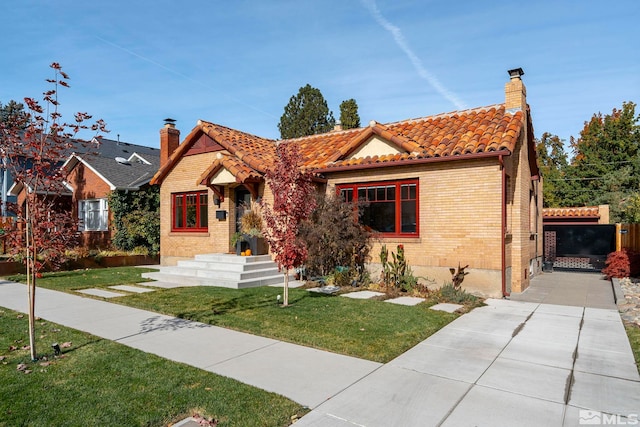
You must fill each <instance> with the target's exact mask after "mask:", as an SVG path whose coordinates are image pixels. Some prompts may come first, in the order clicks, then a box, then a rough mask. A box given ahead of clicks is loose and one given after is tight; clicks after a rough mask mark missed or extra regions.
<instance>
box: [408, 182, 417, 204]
mask: <svg viewBox="0 0 640 427" xmlns="http://www.w3.org/2000/svg"><path fill="white" fill-rule="evenodd" d="M409 198H410V199H411V200H415V199H416V185H415V184H411V185H409Z"/></svg>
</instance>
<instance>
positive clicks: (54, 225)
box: [0, 62, 107, 360]
mask: <svg viewBox="0 0 640 427" xmlns="http://www.w3.org/2000/svg"><path fill="white" fill-rule="evenodd" d="M50 67H51V68H52V69H53V74H54V76H53V77H54V78H52V79H47V82H48V83H49V84H50V85H51V89H50V90H47V91H45V92H44V93H43V99H42V101H37V100H35V99H33V98H24V101H25V104H26V106H27V111H26V114H24V115H15V116H14V117H11V118H10V119H9V120H6V121H5V122H3V123H0V155H1V156H2V164H3V168H5V169H6V170H7V171H8V172H9V173H10V174H11V177H12V178H13V180H14V185H13V189H14V193H19V194H18V203H16V204H15V205H11V206H9V207H8V210H9V211H11V212H12V213H14V214H15V215H16V218H15V224H14V227H13V230H12V231H10V232H9V235H8V237H9V241H10V244H11V245H12V247H13V251H14V253H16V254H21V255H22V259H23V261H24V263H25V265H26V271H27V287H28V295H29V297H28V298H29V344H30V348H31V359H32V360H36V358H37V354H36V343H35V296H36V278H37V276H38V275H39V274H38V272H39V271H40V270H41V269H42V268H43V267H44V266H45V265H47V266H50V267H54V268H55V267H56V266H58V265H59V264H60V263H61V262H62V260H63V257H64V253H65V250H66V249H68V248H70V247H72V246H74V245H75V244H76V242H77V240H76V239H77V235H78V224H77V221H76V220H75V218H73V216H72V213H71V204H70V197H68V196H67V200H66V201H65V200H64V198H63V197H62V195H63V193H65V192H67V190H66V188H65V186H64V178H65V174H64V171H63V170H62V168H61V166H62V164H63V162H64V161H65V160H66V158H67V157H68V156H69V155H70V154H71V153H72V152H73V151H84V152H87V151H90V149H88V148H87V146H88V144H89V142H88V141H87V140H82V139H79V138H78V137H79V136H80V135H79V133H80V132H81V131H84V130H87V131H92V133H94V135H96V134H98V133H100V132H107V130H106V128H105V123H104V122H103V121H102V120H97V121H95V122H92V123H89V121H90V120H91V116H90V115H89V114H87V113H76V114H75V117H74V121H73V123H67V122H64V121H63V120H62V114H61V113H60V112H59V111H58V106H59V103H58V89H59V88H60V87H69V84H68V83H67V81H68V80H69V76H68V75H67V74H66V73H65V72H64V71H62V68H61V67H60V64H58V63H55V62H54V63H53V64H51V66H50Z"/></svg>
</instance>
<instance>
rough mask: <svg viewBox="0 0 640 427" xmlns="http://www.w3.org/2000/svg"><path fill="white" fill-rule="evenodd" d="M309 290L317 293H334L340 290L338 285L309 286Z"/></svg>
mask: <svg viewBox="0 0 640 427" xmlns="http://www.w3.org/2000/svg"><path fill="white" fill-rule="evenodd" d="M307 290H308V291H309V292H317V293H319V294H334V293H336V292H338V291H339V290H340V287H339V286H323V287H318V288H309V289H307Z"/></svg>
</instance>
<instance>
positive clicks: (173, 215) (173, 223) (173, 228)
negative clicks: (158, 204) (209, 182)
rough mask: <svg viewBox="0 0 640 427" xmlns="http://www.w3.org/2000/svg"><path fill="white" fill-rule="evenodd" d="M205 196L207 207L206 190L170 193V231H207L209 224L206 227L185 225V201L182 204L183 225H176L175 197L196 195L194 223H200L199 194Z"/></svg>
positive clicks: (207, 194)
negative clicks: (178, 226)
mask: <svg viewBox="0 0 640 427" xmlns="http://www.w3.org/2000/svg"><path fill="white" fill-rule="evenodd" d="M203 194H204V195H206V196H207V209H208V207H209V204H208V200H209V193H208V192H207V191H187V192H184V193H172V194H171V232H179V233H202V232H203V231H204V232H208V231H209V225H208V224H207V226H206V227H186V223H187V222H186V219H187V204H186V202H185V203H183V204H182V218H183V219H184V221H185V222H184V223H185V227H181V228H177V227H176V197H178V196H182V197H184V198H185V201H186V198H187V196H190V195H195V196H196V224H200V206H201V205H200V196H201V195H203Z"/></svg>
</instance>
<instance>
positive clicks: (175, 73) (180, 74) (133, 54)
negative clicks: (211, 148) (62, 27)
mask: <svg viewBox="0 0 640 427" xmlns="http://www.w3.org/2000/svg"><path fill="white" fill-rule="evenodd" d="M94 37H95V38H96V39H98V40H100V41H101V42H103V43H106V44H108V45H111V46H113V47H115V48H116V49H120V50H121V51H123V52H126V53H128V54H129V55H132V56H135V57H136V58H139V59H142V60H143V61H145V62H148V63H150V64H153V65H155V66H156V67H160V68H162V69H163V70H165V71H168V72H169V73H171V74H174V75H176V76H178V77H182V78H183V79H186V80H189V81H191V82H193V83H195V84H197V85H199V86H202V87H204V88H206V89H209V90H211V91H212V92H216V89H214V88H213V87H212V86H209V85H208V84H206V83H203V82H201V81H199V80H196V79H194V78H192V77H189V76H187V75H186V74H182V73H181V72H179V71H176V70H174V69H171V68H169V67H167V66H165V65H162V64H161V63H159V62H156V61H154V60H152V59H149V58H147V57H145V56H142V55H140V54H138V53H136V52H134V51H132V50H129V49H127V48H126V47H123V46H120V45H117V44H115V43H113V42H110V41H109V40H105V39H103V38H102V37H98V36H94ZM217 93H219V92H217ZM222 95H223V96H224V97H226V98H227V99H230V100H231V101H233V102H236V103H238V104H240V105H243V106H245V107H247V108H251V109H252V110H255V111H257V112H259V113H262V114H265V115H266V116H269V117H273V118H276V119H277V117H276V116H274V115H273V114H271V113H268V112H266V111H264V110H261V109H260V108H257V107H254V106H253V105H249V104H247V103H245V102H242V101H240V100H239V99H236V98H234V97H231V96H229V95H226V94H222Z"/></svg>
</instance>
